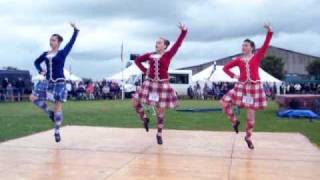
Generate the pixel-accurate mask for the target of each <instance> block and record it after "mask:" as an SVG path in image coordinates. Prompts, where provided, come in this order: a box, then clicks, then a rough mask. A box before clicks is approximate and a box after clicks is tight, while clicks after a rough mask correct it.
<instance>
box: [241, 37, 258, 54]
mask: <svg viewBox="0 0 320 180" xmlns="http://www.w3.org/2000/svg"><path fill="white" fill-rule="evenodd" d="M243 42H247V43H249V44H250V46H251V47H252V52H254V51H255V50H256V45H255V44H254V42H253V41H251V40H250V39H245V40H244V41H243Z"/></svg>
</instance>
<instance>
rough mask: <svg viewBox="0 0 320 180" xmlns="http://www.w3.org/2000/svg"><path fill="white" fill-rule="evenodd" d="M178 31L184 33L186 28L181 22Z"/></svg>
mask: <svg viewBox="0 0 320 180" xmlns="http://www.w3.org/2000/svg"><path fill="white" fill-rule="evenodd" d="M178 27H179V29H181V31H186V30H187V29H188V28H187V26H186V25H185V24H182V23H181V22H180V23H179V25H178Z"/></svg>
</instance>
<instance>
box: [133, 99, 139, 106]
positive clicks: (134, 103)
mask: <svg viewBox="0 0 320 180" xmlns="http://www.w3.org/2000/svg"><path fill="white" fill-rule="evenodd" d="M131 103H132V106H133V107H137V106H138V104H139V102H138V101H137V100H135V99H133V98H132V100H131Z"/></svg>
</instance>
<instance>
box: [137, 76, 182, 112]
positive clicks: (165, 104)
mask: <svg viewBox="0 0 320 180" xmlns="http://www.w3.org/2000/svg"><path fill="white" fill-rule="evenodd" d="M153 92H155V93H157V94H158V95H159V100H158V101H153V100H150V99H149V95H150V93H153ZM132 97H133V98H134V99H135V100H137V101H139V102H140V103H142V104H147V105H150V106H155V107H158V108H175V107H176V106H177V105H178V98H177V96H176V93H175V91H174V90H173V89H172V88H171V87H170V84H169V81H152V80H149V79H146V80H145V81H144V82H143V84H142V85H141V86H139V87H138V88H137V90H136V92H135V93H134V94H133V96H132Z"/></svg>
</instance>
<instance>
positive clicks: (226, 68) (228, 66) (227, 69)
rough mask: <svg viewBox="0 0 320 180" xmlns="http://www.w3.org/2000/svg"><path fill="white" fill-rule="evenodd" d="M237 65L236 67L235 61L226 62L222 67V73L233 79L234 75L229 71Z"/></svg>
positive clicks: (236, 62)
mask: <svg viewBox="0 0 320 180" xmlns="http://www.w3.org/2000/svg"><path fill="white" fill-rule="evenodd" d="M237 65H238V61H237V59H233V60H232V61H230V62H228V63H227V64H225V65H224V66H223V71H224V72H225V73H226V74H227V75H228V76H230V77H231V78H234V76H235V74H234V73H233V72H232V71H230V69H232V68H233V67H235V66H237Z"/></svg>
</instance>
